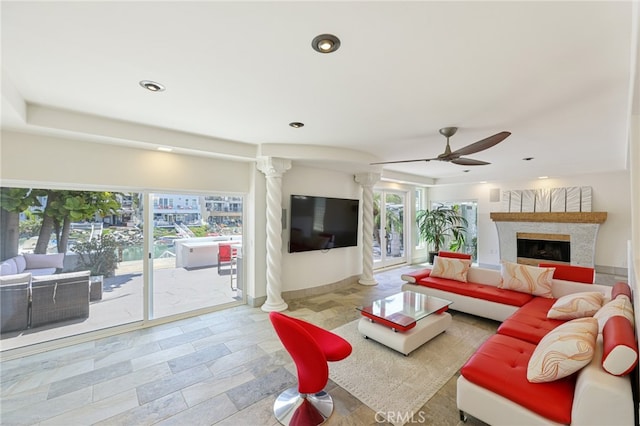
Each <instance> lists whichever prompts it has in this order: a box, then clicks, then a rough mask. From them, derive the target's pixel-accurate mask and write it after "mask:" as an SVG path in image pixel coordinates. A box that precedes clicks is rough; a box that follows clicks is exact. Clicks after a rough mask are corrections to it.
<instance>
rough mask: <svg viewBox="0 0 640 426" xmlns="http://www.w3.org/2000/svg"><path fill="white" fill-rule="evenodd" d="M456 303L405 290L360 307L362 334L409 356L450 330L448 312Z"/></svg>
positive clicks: (359, 328)
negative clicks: (448, 328) (450, 306)
mask: <svg viewBox="0 0 640 426" xmlns="http://www.w3.org/2000/svg"><path fill="white" fill-rule="evenodd" d="M452 303H453V302H451V301H450V300H445V299H440V298H438V297H433V296H428V295H426V294H422V293H417V292H414V291H403V292H400V293H397V294H394V295H392V296H389V297H385V298H382V299H378V300H374V301H373V302H372V303H371V305H368V306H360V307H358V308H357V309H358V310H359V311H360V312H361V313H362V315H363V318H361V319H360V321H359V322H358V331H359V332H360V333H361V334H362V335H364V337H365V338H369V339H372V340H375V341H376V342H379V343H381V344H383V345H385V346H388V347H389V348H391V349H393V350H395V351H398V352H400V353H402V354H404V355H405V356H406V355H409V354H410V353H411V352H413V351H414V350H416V349H417V348H419V347H420V346H422V345H423V344H425V343H426V342H428V341H429V340H431V339H433V338H434V337H436V336H437V335H438V334H440V333H442V332H444V331H445V330H446V329H447V327H448V326H449V325H450V324H451V321H452V318H451V315H450V314H449V313H448V312H446V310H447V309H448V307H449V305H451V304H452Z"/></svg>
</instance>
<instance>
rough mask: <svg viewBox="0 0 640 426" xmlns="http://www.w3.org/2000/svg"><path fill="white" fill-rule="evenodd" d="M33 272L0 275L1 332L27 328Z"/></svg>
mask: <svg viewBox="0 0 640 426" xmlns="http://www.w3.org/2000/svg"><path fill="white" fill-rule="evenodd" d="M30 287H31V273H29V272H27V273H24V274H14V275H9V276H4V277H0V333H5V332H9V331H18V330H25V329H26V328H27V326H28V325H29V291H30Z"/></svg>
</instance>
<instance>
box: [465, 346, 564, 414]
mask: <svg viewBox="0 0 640 426" xmlns="http://www.w3.org/2000/svg"><path fill="white" fill-rule="evenodd" d="M535 347H536V346H535V345H534V344H533V343H529V342H525V341H522V340H519V339H516V338H513V337H509V336H504V335H502V334H494V335H493V336H491V337H490V338H489V339H488V340H487V341H486V342H485V343H483V344H482V346H480V348H478V350H477V351H476V352H475V354H473V355H472V356H471V358H469V360H468V361H467V362H466V364H465V365H464V366H463V367H462V370H461V374H462V375H463V376H464V378H466V379H467V380H469V381H470V382H472V383H475V384H477V385H478V386H481V387H483V388H485V389H487V390H489V391H491V392H494V393H496V394H498V395H501V396H503V397H505V398H507V399H510V400H511V401H513V402H515V403H516V404H519V405H521V406H523V407H525V408H527V409H528V410H531V411H533V412H535V413H537V414H539V415H541V416H543V417H545V418H548V419H549V420H551V421H554V422H558V423H562V424H570V423H571V407H572V404H573V393H574V388H575V380H576V375H575V374H573V375H571V376H569V377H565V378H563V379H560V380H556V381H554V382H550V383H536V384H532V383H530V382H529V381H528V380H527V366H528V364H529V359H530V358H531V355H532V354H533V351H534V350H535Z"/></svg>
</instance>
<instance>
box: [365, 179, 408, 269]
mask: <svg viewBox="0 0 640 426" xmlns="http://www.w3.org/2000/svg"><path fill="white" fill-rule="evenodd" d="M373 200H374V201H373V218H374V220H373V261H374V268H383V267H387V266H392V265H398V264H401V263H405V262H406V246H405V228H406V226H405V205H406V193H404V192H394V191H379V190H376V191H374V195H373Z"/></svg>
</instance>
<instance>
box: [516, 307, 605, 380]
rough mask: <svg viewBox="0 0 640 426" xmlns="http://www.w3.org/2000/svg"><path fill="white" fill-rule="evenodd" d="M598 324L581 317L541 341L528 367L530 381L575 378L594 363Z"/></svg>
mask: <svg viewBox="0 0 640 426" xmlns="http://www.w3.org/2000/svg"><path fill="white" fill-rule="evenodd" d="M597 337H598V321H596V320H595V319H594V318H591V317H587V318H578V319H574V320H571V321H569V322H566V323H564V324H562V325H559V326H558V327H556V328H555V329H553V330H552V331H550V332H549V333H548V334H547V335H546V336H544V337H543V338H542V340H540V343H538V345H537V346H536V349H535V350H534V351H533V354H532V355H531V359H530V360H529V364H528V367H527V380H529V381H530V382H531V383H546V382H553V381H556V380H558V379H562V378H564V377H567V376H569V375H572V374H573V373H575V372H576V371H578V370H580V369H581V368H582V367H584V366H585V365H587V364H589V363H590V362H591V359H592V358H593V354H594V353H595V347H596V339H597Z"/></svg>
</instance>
